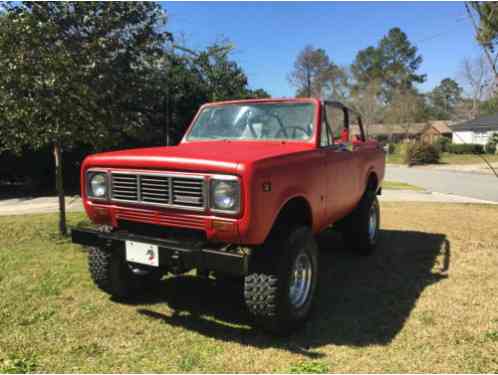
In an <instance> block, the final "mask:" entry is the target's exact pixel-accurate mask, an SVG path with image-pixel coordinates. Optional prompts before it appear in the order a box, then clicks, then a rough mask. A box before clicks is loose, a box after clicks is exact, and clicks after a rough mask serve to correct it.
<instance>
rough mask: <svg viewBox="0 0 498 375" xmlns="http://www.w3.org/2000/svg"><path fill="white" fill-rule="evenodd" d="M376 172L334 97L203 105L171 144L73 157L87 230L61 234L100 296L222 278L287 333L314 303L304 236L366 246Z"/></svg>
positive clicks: (380, 161) (380, 171)
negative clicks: (77, 248)
mask: <svg viewBox="0 0 498 375" xmlns="http://www.w3.org/2000/svg"><path fill="white" fill-rule="evenodd" d="M353 122H354V125H351V124H352V123H353ZM384 168H385V160H384V153H383V151H382V150H381V149H380V147H379V145H378V143H377V142H375V141H366V139H365V134H364V130H363V126H362V123H361V119H360V118H359V116H356V115H355V114H354V113H353V112H352V111H351V110H349V109H348V108H347V107H345V106H344V105H342V104H340V103H338V102H327V101H320V100H318V99H312V98H309V99H308V98H307V99H279V100H275V99H265V100H243V101H231V102H220V103H210V104H206V105H204V106H202V107H201V108H200V110H199V112H198V113H197V115H196V116H195V118H194V120H193V122H192V124H191V126H190V127H189V129H188V130H187V132H186V134H185V136H184V138H183V140H182V141H181V142H180V144H178V145H177V146H171V147H154V148H142V149H133V150H124V151H117V152H108V153H102V154H96V155H91V156H89V157H87V158H86V159H85V161H84V163H83V165H82V168H81V195H82V199H83V202H84V206H85V210H86V213H87V214H88V216H89V217H90V219H91V220H92V221H93V222H94V223H95V224H99V225H100V227H99V229H98V230H90V229H73V230H72V240H73V242H75V243H79V244H82V245H85V246H89V252H88V254H89V267H90V273H91V276H92V278H93V280H94V281H95V284H96V285H97V286H98V287H99V288H101V289H102V290H104V291H106V292H107V293H109V294H111V295H113V296H116V297H120V298H125V297H129V296H132V295H134V294H136V293H140V290H142V288H144V287H150V286H152V285H154V283H155V282H157V281H159V280H160V279H161V278H162V277H163V276H164V275H165V274H166V273H172V274H180V273H184V272H188V271H191V270H193V269H196V270H197V274H198V275H202V276H204V277H206V276H207V277H209V275H210V274H212V275H214V276H220V275H221V276H223V275H232V276H236V277H240V278H244V296H245V302H246V305H247V308H248V310H249V311H250V312H251V314H252V315H253V316H254V318H255V322H257V323H259V324H260V325H261V326H262V327H263V328H265V329H267V330H270V331H272V332H276V333H285V332H290V331H292V330H293V329H294V328H296V327H297V326H298V325H299V324H300V323H302V322H303V321H304V320H305V319H306V318H307V316H308V314H309V311H310V308H311V305H312V303H313V300H314V296H315V290H316V287H317V280H318V278H317V276H318V265H319V262H318V250H317V245H316V242H315V235H317V234H318V233H319V232H320V231H322V230H324V229H326V228H328V227H330V226H332V225H333V226H334V227H336V228H338V229H339V230H340V232H341V233H342V234H343V236H344V239H345V241H346V243H347V244H348V246H349V247H350V248H351V249H352V250H354V251H357V252H359V253H360V254H369V253H371V252H372V251H373V249H374V248H375V244H376V241H377V233H378V228H379V204H378V201H377V197H376V196H377V195H378V194H380V185H381V182H382V179H383V177H384Z"/></svg>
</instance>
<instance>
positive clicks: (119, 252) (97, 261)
mask: <svg viewBox="0 0 498 375" xmlns="http://www.w3.org/2000/svg"><path fill="white" fill-rule="evenodd" d="M88 269H89V271H90V276H91V278H92V280H93V282H94V283H95V285H96V286H97V287H98V288H99V289H101V290H102V291H104V292H106V293H108V294H110V295H111V296H113V297H115V298H118V299H126V298H130V297H134V296H136V295H137V294H138V292H140V291H143V290H144V289H147V288H150V287H152V286H154V285H155V283H157V282H158V281H159V280H160V279H161V278H162V276H163V274H162V272H161V271H160V270H150V271H149V272H146V273H144V274H137V273H134V272H133V271H132V269H131V268H130V266H129V265H128V263H127V262H126V260H125V254H124V250H123V249H110V248H100V247H89V248H88Z"/></svg>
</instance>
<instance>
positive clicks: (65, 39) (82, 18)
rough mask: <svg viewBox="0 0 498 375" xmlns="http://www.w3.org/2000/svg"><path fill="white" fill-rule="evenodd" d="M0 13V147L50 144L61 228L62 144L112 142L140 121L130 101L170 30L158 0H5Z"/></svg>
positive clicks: (140, 115) (143, 117)
mask: <svg viewBox="0 0 498 375" xmlns="http://www.w3.org/2000/svg"><path fill="white" fill-rule="evenodd" d="M0 17H1V21H0V91H1V94H2V95H1V96H0V123H1V124H2V127H0V147H1V148H2V149H3V150H15V151H20V150H21V149H22V148H24V147H30V148H34V149H40V148H42V147H44V146H47V145H50V146H51V147H52V148H53V154H54V160H55V165H56V171H57V173H56V175H57V177H56V188H57V192H58V196H59V207H60V223H59V227H60V231H61V233H63V234H65V233H66V222H65V205H64V187H63V183H62V181H63V179H62V159H63V150H64V149H67V148H69V147H71V146H73V145H74V144H75V143H76V142H81V143H86V144H88V145H92V146H94V147H96V148H99V147H103V146H104V145H105V146H106V147H109V145H110V144H112V142H114V141H116V140H119V139H120V135H122V134H132V133H133V132H134V131H136V130H137V129H139V128H140V127H141V126H142V125H143V124H144V122H145V121H146V116H147V115H146V113H144V112H142V111H139V110H138V111H137V110H136V109H135V108H134V101H135V96H140V93H141V91H142V90H143V87H144V79H143V76H144V73H146V72H147V69H148V65H147V64H146V62H147V61H149V60H152V59H153V58H154V57H156V56H160V55H161V53H162V50H163V45H164V43H165V42H166V41H167V39H168V37H169V34H167V33H164V32H161V31H160V28H161V27H162V26H163V25H164V23H165V21H166V18H165V14H164V12H163V10H162V9H161V7H160V6H159V5H157V4H155V3H113V2H90V3H73V2H60V3H59V2H48V3H15V4H7V5H5V9H4V12H3V13H2V14H1V16H0Z"/></svg>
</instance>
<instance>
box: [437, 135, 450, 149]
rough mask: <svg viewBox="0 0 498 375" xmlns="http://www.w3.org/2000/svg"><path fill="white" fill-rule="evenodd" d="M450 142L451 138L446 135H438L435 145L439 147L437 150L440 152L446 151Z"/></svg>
mask: <svg viewBox="0 0 498 375" xmlns="http://www.w3.org/2000/svg"><path fill="white" fill-rule="evenodd" d="M450 144H451V139H449V138H446V137H440V138H439V139H438V140H437V142H436V144H435V145H436V146H437V147H439V150H440V151H441V152H448V148H449V146H450Z"/></svg>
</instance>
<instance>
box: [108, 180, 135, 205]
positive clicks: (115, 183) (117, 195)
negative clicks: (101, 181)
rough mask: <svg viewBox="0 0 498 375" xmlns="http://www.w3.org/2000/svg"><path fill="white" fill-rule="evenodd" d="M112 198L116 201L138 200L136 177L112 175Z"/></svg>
mask: <svg viewBox="0 0 498 375" xmlns="http://www.w3.org/2000/svg"><path fill="white" fill-rule="evenodd" d="M112 197H113V198H114V199H116V200H118V199H119V200H128V201H136V200H138V176H136V175H133V174H124V173H113V174H112Z"/></svg>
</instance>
